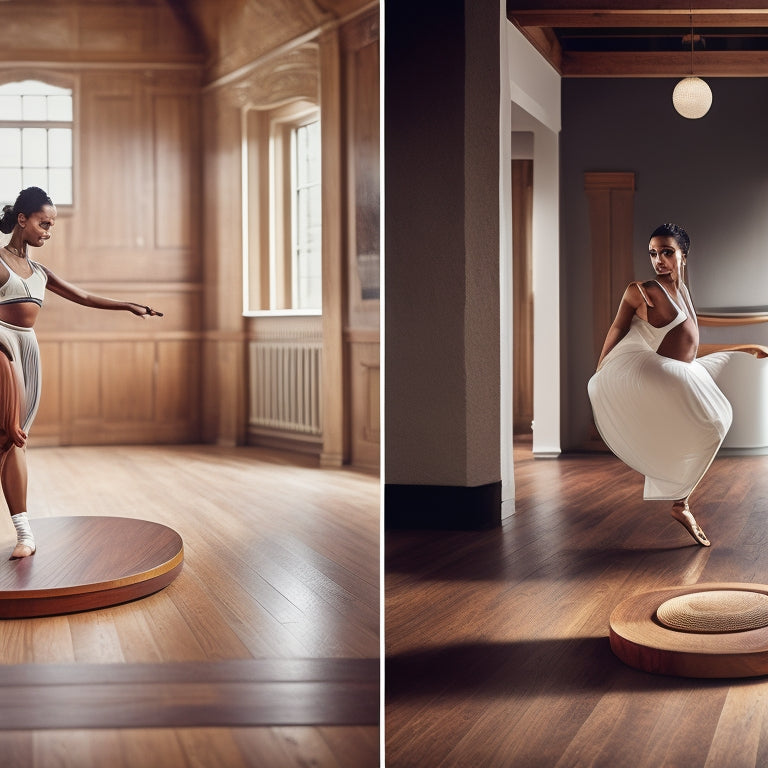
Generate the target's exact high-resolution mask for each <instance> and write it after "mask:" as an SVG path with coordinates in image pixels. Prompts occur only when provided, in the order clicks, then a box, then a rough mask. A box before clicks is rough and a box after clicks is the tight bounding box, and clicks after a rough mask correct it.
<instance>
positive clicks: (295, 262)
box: [291, 119, 322, 309]
mask: <svg viewBox="0 0 768 768" xmlns="http://www.w3.org/2000/svg"><path fill="white" fill-rule="evenodd" d="M291 166H292V167H291V199H292V206H291V225H292V226H291V230H292V243H291V289H292V290H291V300H292V307H293V308H294V309H320V307H321V306H322V284H321V280H322V242H321V235H322V229H321V218H320V217H321V196H320V190H321V187H320V121H319V120H316V119H315V120H312V122H309V123H306V124H305V125H297V126H295V127H293V128H292V130H291Z"/></svg>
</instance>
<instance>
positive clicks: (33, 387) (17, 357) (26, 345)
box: [0, 320, 42, 434]
mask: <svg viewBox="0 0 768 768" xmlns="http://www.w3.org/2000/svg"><path fill="white" fill-rule="evenodd" d="M0 345H1V346H2V347H3V348H5V349H7V350H8V352H10V353H11V366H12V368H13V370H14V373H15V374H16V378H17V380H18V382H19V391H20V393H21V409H20V410H21V424H20V426H21V428H22V429H23V430H24V431H25V432H26V433H27V434H29V428H30V427H31V426H32V422H33V421H34V418H35V414H36V413H37V408H38V406H39V405H40V391H41V384H42V372H41V370H40V347H38V345H37V336H35V332H34V330H33V329H32V328H21V327H19V326H18V325H11V324H10V323H4V322H3V321H2V320H0ZM0 354H2V353H0Z"/></svg>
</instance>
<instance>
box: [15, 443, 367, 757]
mask: <svg viewBox="0 0 768 768" xmlns="http://www.w3.org/2000/svg"><path fill="white" fill-rule="evenodd" d="M29 464H30V503H29V510H30V517H31V519H32V525H33V528H34V524H35V522H34V521H35V519H36V518H37V519H39V518H41V517H53V516H69V515H110V516H118V517H133V518H140V519H145V520H150V521H154V522H158V523H161V524H163V525H167V526H169V527H171V528H173V529H174V530H175V531H177V532H178V533H179V534H180V535H181V537H182V539H183V541H184V567H183V569H182V572H181V574H180V575H179V576H178V578H177V579H176V580H175V581H174V582H173V583H172V584H170V585H169V586H168V587H166V588H165V589H163V590H162V591H160V592H158V593H156V594H154V595H151V596H149V597H146V598H143V599H141V600H137V601H135V602H131V603H127V604H124V605H120V606H115V607H112V608H104V609H100V610H97V611H91V612H85V613H76V614H72V615H69V616H57V617H52V618H34V619H13V620H3V621H0V660H1V661H2V666H0V765H2V766H3V768H17V767H18V768H37V767H38V766H40V767H43V766H54V765H55V766H72V767H73V768H75V767H76V768H88V767H90V766H103V765H109V766H110V768H112V767H113V766H114V768H134V766H135V767H136V768H139V767H140V768H153V767H154V766H157V767H158V768H160V767H162V768H184V767H185V766H196V767H198V766H199V767H202V768H209V767H213V766H222V767H224V768H239V767H240V766H248V767H249V766H276V767H277V768H280V767H281V766H287V767H292V766H306V765H312V766H315V765H316V766H334V767H335V766H349V767H350V768H361V767H362V768H365V767H366V766H376V765H378V764H379V752H380V747H379V729H378V719H379V712H378V704H379V691H378V672H379V661H378V657H379V482H378V479H377V478H376V477H373V476H371V475H366V474H361V473H356V472H353V471H350V470H328V469H319V468H318V467H317V463H316V461H315V460H313V459H310V458H302V457H299V456H294V455H291V454H284V453H280V452H267V451H263V450H259V449H255V448H232V449H229V448H217V447H202V446H185V447H151V448H145V447H106V448H105V447H99V448H80V447H77V448H74V447H73V448H38V449H35V448H31V449H30V451H29ZM13 541H14V536H13V528H12V526H11V523H10V520H9V521H8V522H7V524H4V525H0V552H1V551H2V547H5V548H6V549H7V551H8V553H10V550H11V548H12V544H13ZM35 557H37V555H35Z"/></svg>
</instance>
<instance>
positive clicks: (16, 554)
mask: <svg viewBox="0 0 768 768" xmlns="http://www.w3.org/2000/svg"><path fill="white" fill-rule="evenodd" d="M35 551H36V550H35V548H34V547H30V546H29V544H22V543H21V542H19V543H18V544H17V545H16V546H15V547H14V548H13V552H11V556H10V557H9V558H8V559H9V560H21V558H22V557H30V556H31V555H34V554H35Z"/></svg>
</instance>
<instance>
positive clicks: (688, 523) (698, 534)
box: [671, 501, 712, 547]
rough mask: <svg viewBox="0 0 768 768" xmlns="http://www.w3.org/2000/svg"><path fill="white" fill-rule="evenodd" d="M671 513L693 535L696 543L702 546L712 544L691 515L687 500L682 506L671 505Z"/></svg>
mask: <svg viewBox="0 0 768 768" xmlns="http://www.w3.org/2000/svg"><path fill="white" fill-rule="evenodd" d="M671 514H672V517H673V518H674V519H675V520H677V522H678V523H680V525H682V526H683V528H685V530H686V531H688V533H690V534H691V536H693V539H694V541H695V542H696V543H697V544H701V546H702V547H711V546H712V544H711V543H710V541H709V539H708V538H707V534H706V533H704V531H703V530H702V529H701V526H700V525H699V524H698V523H697V522H696V518H695V517H694V516H693V513H692V512H691V509H690V507H689V506H688V502H687V501H686V502H685V503H684V504H683V505H682V506H680V505H678V504H675V505H674V506H673V507H672V512H671Z"/></svg>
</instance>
